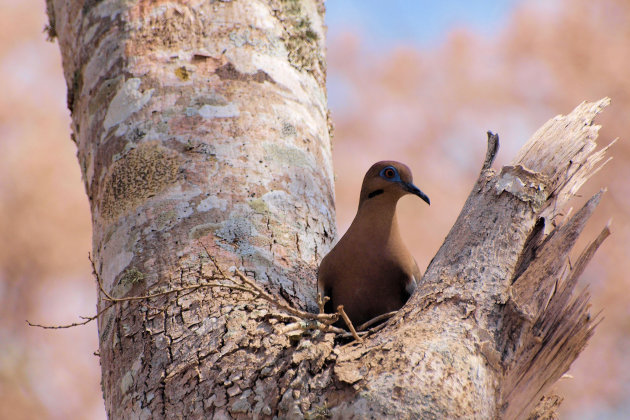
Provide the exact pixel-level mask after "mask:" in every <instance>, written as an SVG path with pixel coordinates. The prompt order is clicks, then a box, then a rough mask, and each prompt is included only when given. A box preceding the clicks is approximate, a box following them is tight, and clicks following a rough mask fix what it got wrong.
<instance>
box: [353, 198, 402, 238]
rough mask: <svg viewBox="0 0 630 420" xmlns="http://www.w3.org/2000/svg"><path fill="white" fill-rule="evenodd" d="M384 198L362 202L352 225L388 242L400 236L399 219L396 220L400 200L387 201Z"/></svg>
mask: <svg viewBox="0 0 630 420" xmlns="http://www.w3.org/2000/svg"><path fill="white" fill-rule="evenodd" d="M383 198H385V197H383ZM383 198H380V197H379V198H378V199H377V198H376V197H375V198H373V199H370V200H364V201H362V202H361V204H360V205H359V210H358V211H357V215H356V216H355V219H354V221H353V222H352V224H353V225H357V226H356V227H358V228H361V229H368V231H371V232H372V234H373V235H375V236H378V237H380V238H382V240H387V239H392V238H393V237H398V236H400V233H399V231H398V219H397V218H396V204H397V202H398V200H396V201H394V200H385V199H383Z"/></svg>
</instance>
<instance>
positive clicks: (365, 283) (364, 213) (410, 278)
mask: <svg viewBox="0 0 630 420" xmlns="http://www.w3.org/2000/svg"><path fill="white" fill-rule="evenodd" d="M407 194H413V195H416V196H418V197H420V198H421V199H422V200H424V201H425V202H426V203H427V204H429V205H430V204H431V201H430V200H429V197H428V196H427V195H426V194H425V193H423V192H422V191H420V189H419V188H418V187H416V186H415V185H414V184H413V177H412V174H411V170H410V169H409V168H408V167H407V166H406V165H405V164H403V163H400V162H396V161H381V162H377V163H375V164H374V165H372V167H371V168H370V169H369V170H368V171H367V173H366V174H365V177H364V179H363V185H362V186H361V193H360V196H359V208H358V210H357V213H356V216H355V217H354V220H353V221H352V224H351V225H350V227H349V228H348V230H347V231H346V233H345V234H344V235H343V237H342V238H341V239H340V240H339V242H337V244H336V245H335V246H334V247H333V248H332V250H331V251H330V252H329V253H328V254H327V255H326V256H325V257H324V258H323V259H322V261H321V263H320V265H319V269H318V273H317V286H318V291H319V293H320V296H321V297H322V298H323V299H324V302H325V304H324V307H323V308H324V312H325V313H335V312H337V307H338V306H339V305H343V306H344V311H345V313H346V314H347V315H348V318H350V321H352V323H353V326H359V325H361V324H363V323H365V322H367V321H369V320H371V319H373V318H375V317H377V316H379V315H381V314H384V313H387V312H391V311H396V310H398V309H400V308H401V307H402V306H403V305H404V304H405V302H407V300H408V299H409V297H410V296H411V294H412V293H413V291H414V290H415V289H416V287H417V284H418V282H419V281H420V279H421V273H420V270H419V269H418V264H417V263H416V261H415V259H414V258H413V257H412V256H411V254H410V253H409V251H408V250H407V247H406V246H405V244H404V243H403V241H402V238H401V236H400V231H399V228H398V221H397V218H396V204H397V203H398V200H399V199H400V198H401V197H403V196H405V195H407ZM326 298H328V300H326ZM335 325H337V326H342V327H343V326H344V325H343V323H342V321H341V320H339V321H337V323H336V324H335Z"/></svg>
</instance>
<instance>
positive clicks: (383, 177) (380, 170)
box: [359, 160, 431, 206]
mask: <svg viewBox="0 0 630 420" xmlns="http://www.w3.org/2000/svg"><path fill="white" fill-rule="evenodd" d="M407 194H413V195H417V196H418V197H420V198H421V199H423V200H424V201H426V203H427V204H431V202H430V200H429V197H427V195H426V194H425V193H423V192H422V191H420V189H419V188H418V187H416V186H415V185H414V184H413V177H412V175H411V170H409V168H408V167H407V165H405V164H403V163H400V162H395V161H393V160H385V161H381V162H376V163H375V164H374V165H372V167H371V168H370V169H369V170H368V171H367V173H366V174H365V178H363V186H362V187H361V197H360V199H359V206H360V205H361V203H363V202H364V201H366V200H371V199H376V198H377V197H379V196H382V198H387V199H389V200H394V201H397V200H398V199H399V198H400V197H402V196H404V195H407Z"/></svg>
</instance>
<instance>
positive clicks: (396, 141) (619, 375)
mask: <svg viewBox="0 0 630 420" xmlns="http://www.w3.org/2000/svg"><path fill="white" fill-rule="evenodd" d="M327 9H328V13H327V23H328V29H329V34H328V87H329V102H330V108H331V110H332V116H333V120H334V124H335V136H334V159H335V173H336V196H337V219H338V225H339V233H340V234H341V233H343V232H344V231H345V229H346V228H347V227H348V226H349V224H350V222H351V221H352V218H353V216H354V213H355V210H356V206H357V201H358V194H359V188H360V185H361V181H362V178H363V174H364V173H365V171H366V170H367V168H368V167H369V166H370V165H371V164H372V163H373V162H375V161H377V160H382V159H396V160H400V161H403V162H405V163H407V164H408V165H409V166H410V167H411V169H412V170H413V172H414V180H415V183H416V185H418V186H419V187H420V188H421V189H422V190H423V191H424V192H426V193H427V194H428V195H429V196H430V197H431V203H432V204H431V206H430V207H428V206H426V205H425V204H424V203H423V202H421V201H420V200H413V198H405V199H403V200H402V201H401V203H400V206H399V209H400V212H401V216H400V222H401V225H402V226H403V231H404V235H405V239H406V241H407V243H408V244H409V245H410V246H411V248H412V250H413V252H414V254H415V256H416V259H417V260H418V263H419V265H420V266H421V267H426V265H428V263H429V262H430V260H431V258H432V256H433V255H434V254H435V252H436V251H437V249H438V247H439V246H440V244H441V242H442V240H443V239H444V237H445V235H446V234H447V233H448V230H449V228H450V227H451V226H452V224H453V222H454V221H455V218H456V217H457V214H458V213H459V210H460V208H461V206H462V205H463V203H464V200H465V199H466V197H467V195H468V193H469V191H470V188H471V187H472V185H473V183H474V181H475V180H476V178H477V175H478V172H479V169H480V166H481V163H482V161H483V158H484V154H485V145H486V134H485V133H486V131H487V130H492V131H495V132H498V133H499V135H500V136H501V149H500V151H499V155H498V158H497V163H496V164H495V167H497V166H498V165H502V164H506V163H507V162H509V161H510V160H511V159H512V157H513V156H514V154H515V153H516V151H517V150H518V149H519V148H520V147H521V146H522V145H523V144H524V142H525V141H526V140H527V139H528V138H529V136H530V135H531V134H532V133H533V132H534V131H535V130H536V129H537V128H538V127H539V126H540V125H542V124H543V123H544V122H545V121H546V120H548V119H549V118H551V117H553V116H554V115H556V114H559V113H562V114H566V113H568V112H570V111H571V110H572V109H573V108H574V107H575V106H576V105H577V104H579V103H580V102H582V101H583V100H590V101H592V100H597V99H599V98H601V97H604V96H610V97H611V98H612V105H611V106H610V107H609V108H607V109H606V110H605V111H604V113H603V114H602V115H601V117H599V119H598V122H599V123H600V124H602V125H603V128H602V130H601V132H600V144H601V145H605V144H607V143H608V142H610V141H611V140H612V139H614V138H616V137H620V138H621V141H620V142H618V143H617V144H616V145H615V146H613V148H612V150H611V152H610V155H611V156H613V157H614V159H613V160H612V161H611V162H610V163H608V165H606V167H604V169H602V170H601V171H600V172H599V173H598V174H597V175H596V176H595V177H594V178H593V179H592V180H591V181H589V183H588V184H587V185H585V186H584V187H583V188H582V191H581V197H578V198H577V199H576V200H575V202H574V203H573V205H574V206H576V207H577V206H579V205H581V204H582V203H583V202H584V201H585V200H586V199H587V198H588V197H590V195H592V194H593V193H594V192H596V191H597V190H599V189H600V188H601V187H604V186H605V187H607V188H608V193H607V194H606V195H605V196H604V198H603V200H602V204H601V205H600V208H599V209H598V210H597V212H596V214H595V216H594V217H593V219H592V220H591V221H590V223H589V225H588V226H587V229H586V231H585V233H584V235H583V238H582V240H581V242H580V243H579V244H578V246H577V247H578V248H580V249H581V248H582V247H583V246H584V245H585V244H586V242H587V241H588V240H591V239H592V238H594V236H595V235H596V234H597V233H598V232H599V230H601V228H602V227H603V226H604V225H605V224H606V222H607V221H608V220H609V219H611V218H612V220H613V222H612V232H613V233H612V236H611V237H610V238H609V239H608V240H607V241H606V242H605V243H604V244H603V245H602V247H601V248H600V251H599V252H598V253H597V255H596V256H595V258H594V260H593V261H592V263H591V264H590V266H589V268H588V269H587V271H586V272H585V273H584V275H583V276H582V279H581V283H582V286H581V287H586V286H588V287H589V289H590V291H591V293H592V295H593V299H592V304H593V312H599V311H600V310H603V316H604V321H603V322H602V323H601V324H600V325H599V327H598V328H597V330H596V333H595V336H594V337H593V339H592V340H591V342H590V343H589V345H588V347H587V348H586V350H585V351H584V353H583V354H582V356H581V357H580V358H579V359H578V360H577V362H575V363H574V365H573V366H572V368H571V371H570V372H569V373H570V374H571V375H572V377H573V378H571V379H562V380H561V381H560V383H559V384H558V385H557V386H556V389H557V391H558V392H560V393H561V395H564V396H565V398H566V399H565V403H564V404H563V405H562V418H567V419H622V418H627V416H628V414H627V413H629V412H630V356H629V354H630V297H629V291H630V277H629V276H628V275H627V273H629V272H630V258H629V257H630V216H629V214H630V213H629V211H630V165H629V163H630V143H629V142H628V141H629V138H630V122H629V121H630V119H629V118H628V117H629V112H630V77H629V76H628V74H629V73H628V68H629V66H630V3H629V2H628V1H627V0H598V1H596V2H594V1H591V0H545V1H542V0H540V1H539V0H528V1H517V0H504V1H499V0H496V1H491V0H479V1H475V2H471V1H467V0H458V1H456V0H443V1H440V2H419V1H416V2H412V1H402V0H390V1H388V2H383V1H377V0H328V1H327ZM46 22H47V20H46V17H45V6H44V2H43V1H39V2H33V1H28V2H25V1H21V0H0V27H1V28H2V30H1V31H0V418H2V419H5V418H6V419H68V418H72V419H102V418H104V416H105V415H104V409H103V403H102V397H101V390H100V384H99V380H100V369H99V364H98V358H97V357H96V356H94V355H93V352H94V351H96V350H97V347H98V343H97V332H96V324H89V325H87V326H84V327H77V328H73V329H70V330H56V331H44V330H40V329H35V328H29V327H27V326H26V324H25V319H29V320H32V321H36V322H37V321H39V322H43V323H49V324H50V323H52V324H54V323H59V324H60V323H68V322H73V321H76V320H77V319H78V316H79V315H91V314H93V313H94V309H95V298H96V289H95V285H94V282H93V279H92V277H91V275H90V267H89V262H88V260H87V254H88V252H89V251H90V248H91V239H90V234H91V227H90V215H89V206H88V202H87V198H86V196H85V193H84V189H83V185H82V182H81V176H80V171H79V166H78V164H77V161H76V158H75V154H76V148H75V146H74V144H73V143H72V142H71V140H70V132H69V112H68V110H67V109H66V105H65V104H66V87H65V81H64V79H63V75H62V70H61V62H60V57H59V51H58V45H57V44H56V43H50V42H46V36H45V34H44V32H43V28H44V26H45V25H46Z"/></svg>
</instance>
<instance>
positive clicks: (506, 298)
mask: <svg viewBox="0 0 630 420" xmlns="http://www.w3.org/2000/svg"><path fill="white" fill-rule="evenodd" d="M48 13H49V16H50V26H49V28H48V33H49V34H50V35H51V36H54V35H57V36H58V40H59V44H60V48H61V52H62V57H63V65H64V73H65V77H66V80H67V83H68V106H69V108H70V110H71V112H72V129H73V138H74V139H75V141H76V143H77V148H78V157H79V162H80V164H81V167H82V170H83V176H84V180H85V187H86V191H87V194H88V196H89V198H90V203H91V206H92V217H93V226H94V234H93V236H94V239H93V252H94V259H95V262H96V271H97V273H98V275H99V278H100V279H102V282H103V288H104V290H105V292H106V293H107V294H110V295H112V296H114V297H132V296H140V295H146V294H150V293H157V292H160V291H166V290H172V289H174V288H178V287H182V286H187V285H192V284H198V283H199V282H200V281H201V280H202V279H203V278H204V277H206V276H214V277H216V276H217V274H218V272H219V270H218V269H217V268H216V267H214V266H213V264H211V262H210V260H209V258H208V257H209V256H208V255H207V254H206V250H207V252H208V253H209V254H211V256H212V257H214V258H215V259H216V261H217V262H218V263H219V266H222V267H226V268H227V267H233V268H238V269H240V270H241V271H243V272H245V273H246V274H247V275H248V276H250V277H251V278H253V279H255V281H256V282H257V283H258V284H259V285H261V286H263V287H264V288H265V289H266V290H267V291H269V292H270V293H272V294H273V295H274V296H276V297H277V299H278V300H279V301H284V302H287V303H289V304H290V305H293V306H294V307H296V308H302V309H309V310H315V308H316V304H315V300H314V295H315V269H316V267H317V264H318V262H319V260H320V259H321V257H322V256H323V255H324V254H325V252H326V251H327V250H328V249H329V247H330V245H331V241H332V240H333V238H334V237H335V236H336V232H335V228H334V207H333V200H334V197H333V184H332V165H331V154H330V139H329V133H328V132H329V131H328V119H327V108H326V92H325V62H324V58H323V57H324V53H323V51H324V35H325V34H324V27H323V13H324V12H323V5H322V4H321V2H319V1H316V0H312V1H309V0H303V1H298V0H258V1H255V0H251V1H239V0H234V1H190V2H183V1H179V2H178V1H175V2H160V1H125V2H120V1H108V0H102V1H90V0H87V1H84V2H82V3H81V2H67V1H62V0H48ZM601 106H603V103H599V104H597V105H593V104H585V105H582V106H580V107H579V108H578V109H577V110H576V111H575V112H574V113H573V114H571V115H570V116H569V117H563V118H556V119H554V120H552V121H551V122H550V123H549V124H548V125H546V126H545V127H544V128H543V129H542V130H541V131H539V132H538V133H537V134H536V135H534V137H533V138H532V140H531V141H530V143H529V144H528V145H526V146H525V147H524V149H523V152H522V153H521V155H519V157H517V158H516V159H515V160H514V162H513V163H512V165H510V166H507V167H505V168H503V169H502V170H501V171H500V172H499V173H498V174H497V173H495V172H494V171H493V170H492V169H490V168H489V163H488V164H485V165H484V169H483V170H482V173H481V175H480V178H479V180H478V181H477V183H476V185H475V187H474V189H473V191H472V193H471V195H470V197H469V199H468V201H467V203H466V205H465V207H464V209H463V210H462V214H461V215H460V218H459V219H458V221H457V222H456V224H455V226H454V227H453V229H452V231H451V233H450V234H449V236H448V237H447V238H446V240H445V243H444V245H443V246H442V248H441V249H440V251H439V252H438V254H437V255H436V257H435V258H434V260H433V261H432V263H431V265H430V266H429V268H428V270H427V273H426V274H425V277H424V279H423V282H422V283H421V284H420V286H419V289H418V291H417V292H416V293H415V294H414V296H413V297H412V299H411V300H410V302H409V303H408V304H407V305H406V306H405V307H404V308H403V309H402V310H401V311H400V312H399V313H398V314H397V315H396V316H395V317H394V318H393V319H392V320H390V321H389V322H388V324H387V325H386V326H385V328H382V329H381V330H380V331H378V332H376V333H373V334H371V335H369V336H368V337H366V339H365V340H364V341H363V343H351V344H348V342H347V340H346V341H343V340H340V339H339V337H336V336H335V334H333V333H330V332H321V331H316V330H315V331H314V330H308V329H307V330H305V331H302V330H299V331H298V332H297V333H296V332H295V331H292V332H289V331H288V328H287V324H289V323H295V321H296V318H295V317H294V316H292V315H290V314H288V313H286V311H283V310H282V309H280V308H278V307H277V306H275V305H271V304H269V303H268V302H267V301H265V300H261V299H256V298H255V297H254V296H253V295H252V294H251V293H248V292H245V291H243V290H241V289H238V288H232V289H230V288H228V287H213V288H199V289H189V290H188V291H181V292H177V293H172V294H162V295H160V296H159V297H157V298H151V299H138V300H130V301H126V302H121V303H115V304H114V305H112V306H111V308H109V309H105V308H107V306H108V305H110V302H109V301H108V300H107V299H106V295H105V294H104V293H99V302H98V307H99V309H100V310H103V313H102V314H101V316H100V317H99V320H98V322H99V335H100V357H101V365H102V375H103V378H102V383H103V393H104V398H105V405H106V409H107V413H108V415H109V416H110V418H252V417H254V418H256V417H258V418H271V417H274V416H278V417H280V418H323V417H329V416H332V417H336V418H353V417H354V418H418V417H423V418H431V417H434V418H452V417H463V418H491V417H495V416H499V415H504V416H506V417H510V418H515V417H526V416H527V415H528V414H529V413H530V412H532V413H542V414H540V415H541V416H544V415H548V413H549V410H551V409H552V408H553V407H555V406H556V405H557V403H558V401H559V400H558V399H557V398H554V397H547V398H544V399H542V400H541V396H542V393H544V391H545V390H546V389H547V388H548V385H549V384H551V383H553V381H555V380H556V379H557V378H558V377H559V375H561V374H562V373H563V372H564V371H565V370H566V369H567V368H568V366H569V364H570V363H571V361H572V360H573V359H574V358H575V357H576V356H577V353H579V351H580V350H581V348H582V347H583V345H584V343H585V341H586V339H587V338H588V336H589V335H590V333H591V330H592V324H591V322H592V321H591V320H590V318H588V314H587V312H586V307H585V304H586V301H587V296H586V295H584V294H581V295H579V296H578V297H577V298H575V297H572V289H573V286H574V284H575V279H576V278H577V275H579V273H580V272H581V270H582V269H583V267H584V265H585V264H586V262H587V261H588V259H589V258H590V256H592V254H593V252H594V250H595V249H596V247H597V245H598V244H599V243H600V242H601V240H603V237H604V236H605V235H603V236H602V237H600V239H601V240H598V241H596V242H595V243H594V245H593V246H592V247H590V248H589V249H588V250H587V251H586V252H585V253H584V255H583V258H581V260H580V261H579V262H578V263H577V264H576V265H575V266H573V267H572V268H567V265H566V258H565V256H566V252H568V250H569V249H570V248H571V245H572V244H573V242H574V241H575V239H576V238H577V235H578V234H579V231H580V229H581V227H582V226H583V225H584V223H585V221H586V220H587V219H588V216H589V215H590V213H591V212H592V210H593V208H594V206H595V204H596V201H597V200H598V199H599V196H598V197H597V198H596V199H595V200H593V201H591V202H589V204H588V205H587V206H586V207H585V210H583V211H581V212H578V213H576V216H575V218H573V219H571V220H570V221H568V222H567V223H566V224H564V225H560V226H559V227H557V228H556V229H555V230H552V233H551V234H548V235H547V234H546V232H545V228H548V227H549V226H550V224H549V220H552V219H553V218H554V217H555V216H556V211H557V210H558V209H559V208H560V207H561V206H562V205H563V204H564V203H565V201H566V199H567V198H568V197H570V196H571V195H572V194H574V193H575V191H576V189H577V187H579V185H581V183H582V182H583V181H584V180H585V179H586V178H587V177H588V176H589V175H590V174H591V173H592V170H593V166H594V165H595V164H596V163H597V161H598V160H599V159H601V157H602V156H603V154H601V153H600V154H593V153H592V149H593V147H594V146H595V143H594V139H595V137H596V132H597V128H596V127H595V126H592V125H591V121H592V118H593V117H594V116H595V114H596V113H597V112H598V111H599V109H600V107H601ZM487 162H488V160H487ZM541 251H544V253H541ZM539 284H540V285H542V286H540V287H539V286H538V285H539ZM563 313H567V314H568V316H563V315H562V314H563ZM540 355H544V358H541V357H540ZM538 401H541V404H539V405H538V407H536V411H532V410H533V409H534V405H535V404H536V403H537V402H538ZM547 407H551V409H549V408H547ZM533 415H535V414H533Z"/></svg>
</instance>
